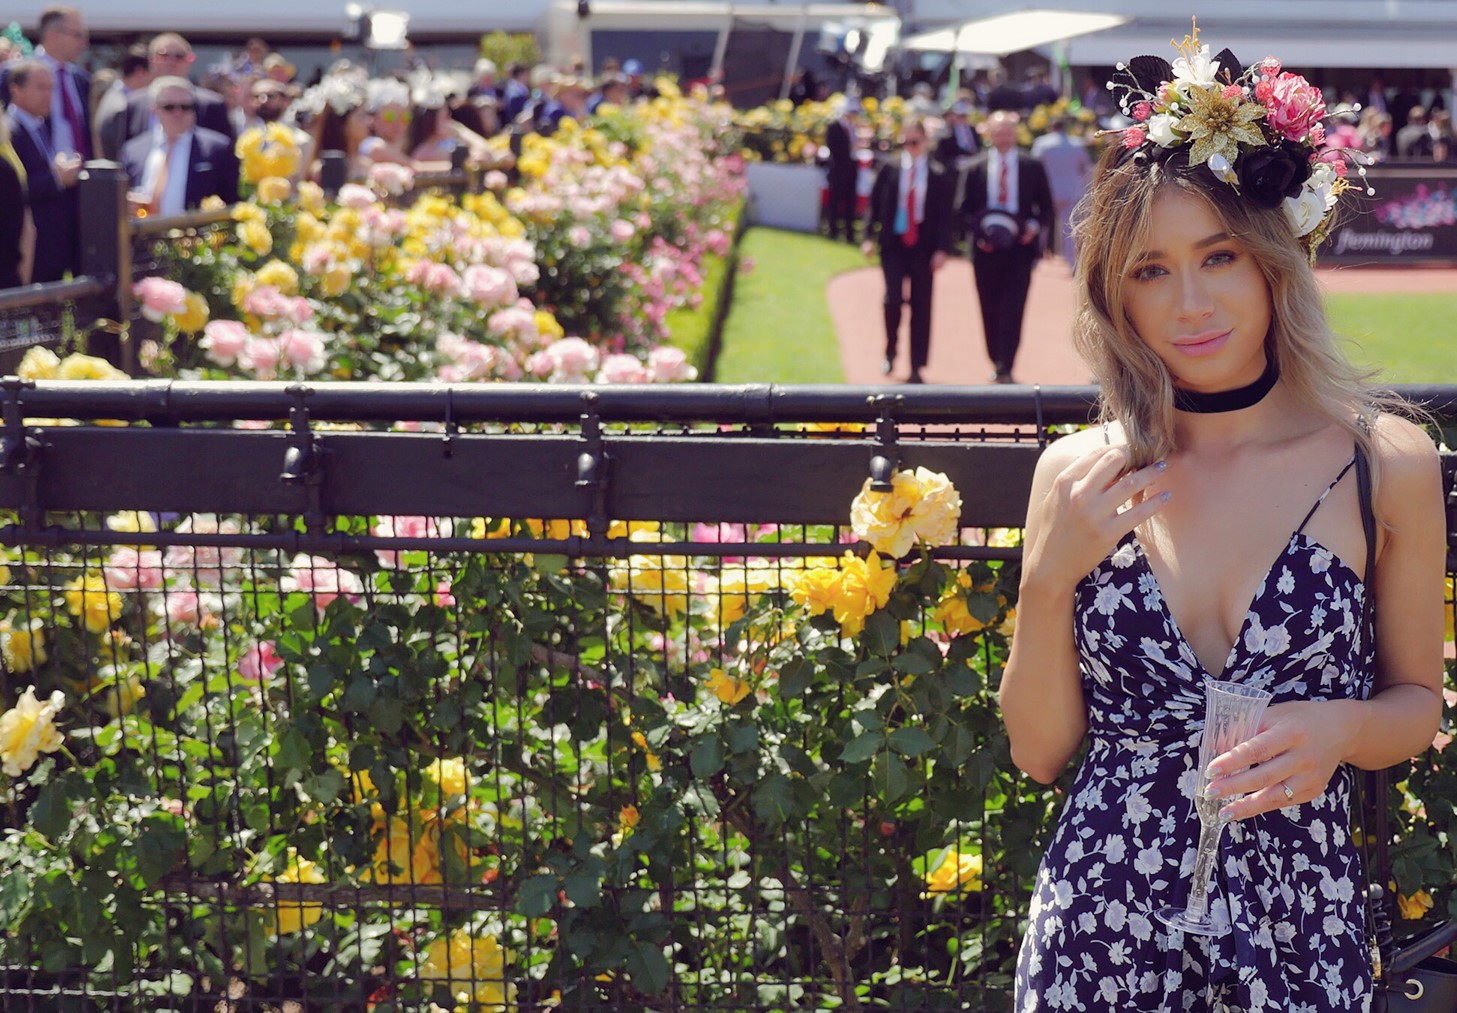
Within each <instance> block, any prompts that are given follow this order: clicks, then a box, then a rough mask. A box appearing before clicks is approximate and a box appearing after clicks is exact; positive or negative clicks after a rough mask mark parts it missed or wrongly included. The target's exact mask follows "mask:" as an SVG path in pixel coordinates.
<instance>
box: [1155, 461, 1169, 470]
mask: <svg viewBox="0 0 1457 1013" xmlns="http://www.w3.org/2000/svg"><path fill="white" fill-rule="evenodd" d="M1168 466H1169V462H1168V461H1159V462H1158V463H1157V464H1155V465H1154V467H1155V468H1156V469H1158V470H1159V471H1163V470H1164V469H1165V468H1167V467H1168Z"/></svg>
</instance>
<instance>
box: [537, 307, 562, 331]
mask: <svg viewBox="0 0 1457 1013" xmlns="http://www.w3.org/2000/svg"><path fill="white" fill-rule="evenodd" d="M534 317H535V319H536V331H537V333H538V334H540V335H541V336H542V337H543V338H548V337H550V338H563V337H566V334H567V332H566V331H565V330H564V329H563V328H562V325H561V324H559V323H557V318H556V317H554V316H552V315H551V313H550V312H549V311H547V310H537V311H536V313H535V314H534Z"/></svg>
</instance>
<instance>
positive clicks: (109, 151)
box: [99, 32, 236, 161]
mask: <svg viewBox="0 0 1457 1013" xmlns="http://www.w3.org/2000/svg"><path fill="white" fill-rule="evenodd" d="M196 59H197V57H196V56H195V55H194V54H193V52H192V46H191V45H189V44H188V42H187V40H186V39H184V38H183V37H182V36H180V35H178V34H177V33H176V32H163V33H162V34H161V35H158V36H157V37H156V38H154V39H153V40H152V41H151V42H149V43H147V60H148V63H149V66H150V67H151V71H152V76H153V78H154V79H155V78H159V77H181V78H186V77H187V75H188V73H189V72H190V71H191V70H192V64H193V62H194V61H195V60H196ZM195 101H196V103H197V126H199V127H201V128H203V129H206V130H215V131H217V132H218V133H220V134H222V135H223V136H225V137H227V138H228V139H229V140H235V139H236V134H234V132H233V122H232V119H231V118H230V117H229V116H228V106H227V103H226V102H224V101H223V97H222V96H221V95H219V94H218V93H217V92H215V91H208V90H207V89H205V88H198V89H196V95H195ZM154 126H155V119H154V118H153V116H152V102H151V99H150V98H149V97H148V94H147V92H145V91H142V92H138V93H136V94H135V95H132V96H131V97H130V98H128V99H127V104H126V108H125V109H123V110H121V111H120V112H118V113H117V114H115V115H114V116H112V118H111V120H110V121H109V122H107V123H103V124H102V125H101V128H100V131H99V132H100V134H101V143H102V147H103V151H102V154H103V155H104V156H105V157H107V158H109V159H112V160H113V161H115V160H116V159H117V158H119V157H120V155H121V148H122V145H123V144H125V143H126V142H127V141H129V140H131V139H132V138H133V137H137V136H139V135H141V134H146V133H149V132H151V130H152V129H153V127H154Z"/></svg>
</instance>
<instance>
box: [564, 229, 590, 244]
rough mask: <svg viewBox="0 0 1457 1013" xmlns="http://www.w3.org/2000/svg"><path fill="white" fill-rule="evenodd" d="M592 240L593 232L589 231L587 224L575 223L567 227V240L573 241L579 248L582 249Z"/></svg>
mask: <svg viewBox="0 0 1457 1013" xmlns="http://www.w3.org/2000/svg"><path fill="white" fill-rule="evenodd" d="M591 241H592V233H591V232H590V231H588V229H587V226H585V225H573V226H572V227H571V228H570V229H567V242H569V243H571V244H572V245H573V246H575V247H576V248H577V249H579V250H580V249H581V248H582V247H584V246H586V245H587V244H588V243H590V242H591Z"/></svg>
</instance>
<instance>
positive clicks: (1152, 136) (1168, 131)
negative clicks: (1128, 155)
mask: <svg viewBox="0 0 1457 1013" xmlns="http://www.w3.org/2000/svg"><path fill="white" fill-rule="evenodd" d="M1177 122H1179V120H1178V118H1177V117H1175V116H1170V115H1169V114H1168V113H1159V114H1158V115H1156V116H1150V117H1149V118H1148V139H1149V140H1150V141H1153V143H1155V144H1157V145H1158V146H1159V147H1161V148H1172V147H1173V146H1174V145H1176V144H1178V143H1179V136H1178V134H1176V133H1174V124H1175V123H1177Z"/></svg>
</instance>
